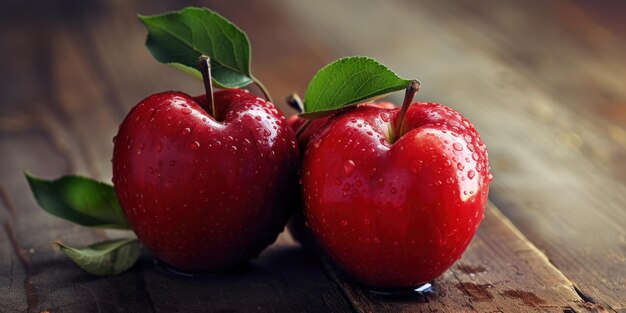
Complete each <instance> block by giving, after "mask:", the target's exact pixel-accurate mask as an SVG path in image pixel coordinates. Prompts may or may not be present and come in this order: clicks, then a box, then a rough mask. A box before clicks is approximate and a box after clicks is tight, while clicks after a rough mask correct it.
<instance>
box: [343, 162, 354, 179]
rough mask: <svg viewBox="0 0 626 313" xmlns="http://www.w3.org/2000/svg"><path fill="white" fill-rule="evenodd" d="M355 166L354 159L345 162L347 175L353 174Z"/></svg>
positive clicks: (344, 166)
mask: <svg viewBox="0 0 626 313" xmlns="http://www.w3.org/2000/svg"><path fill="white" fill-rule="evenodd" d="M355 167H356V164H354V161H352V160H348V161H347V162H346V163H344V165H343V170H344V171H345V172H346V175H348V176H350V175H352V172H354V168H355Z"/></svg>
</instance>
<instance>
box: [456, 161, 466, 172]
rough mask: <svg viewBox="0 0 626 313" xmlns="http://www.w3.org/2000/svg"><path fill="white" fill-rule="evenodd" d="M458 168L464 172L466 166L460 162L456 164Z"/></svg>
mask: <svg viewBox="0 0 626 313" xmlns="http://www.w3.org/2000/svg"><path fill="white" fill-rule="evenodd" d="M456 168H458V169H459V171H462V170H463V169H465V165H463V163H461V162H459V163H457V164H456Z"/></svg>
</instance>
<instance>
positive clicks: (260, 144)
mask: <svg viewBox="0 0 626 313" xmlns="http://www.w3.org/2000/svg"><path fill="white" fill-rule="evenodd" d="M214 99H215V100H214V101H215V107H216V111H217V114H216V115H217V116H218V118H217V121H216V120H215V119H214V118H213V117H211V116H210V115H209V114H208V113H206V111H205V109H204V108H203V107H207V102H206V96H200V97H197V98H195V99H194V98H192V97H190V96H189V95H186V94H184V93H180V92H163V93H159V94H155V95H152V96H150V97H148V98H146V99H144V100H143V101H141V102H140V103H139V104H138V105H136V106H135V107H134V108H133V109H132V110H131V111H130V113H129V114H128V115H127V116H126V119H125V120H124V122H123V123H122V124H121V126H120V129H119V132H118V134H117V136H116V139H115V145H114V152H113V182H114V184H115V190H116V193H117V196H118V198H119V201H120V204H121V206H122V208H123V210H124V213H125V215H126V217H127V219H128V221H129V222H130V224H131V226H132V228H133V230H134V231H135V233H136V234H137V237H138V238H139V240H140V241H141V243H143V245H145V246H146V247H147V248H148V249H149V250H151V251H152V252H153V253H154V254H155V255H156V256H157V257H158V258H159V259H161V260H162V261H163V262H165V263H166V264H168V265H170V266H172V267H174V268H176V269H178V270H182V271H188V272H220V271H224V270H229V269H233V268H236V267H239V266H241V265H243V264H244V263H246V262H247V261H248V260H250V259H251V258H254V257H256V256H257V255H258V254H259V253H260V252H261V251H262V250H263V249H265V248H266V247H267V246H268V245H270V244H271V243H272V242H274V241H275V240H276V237H277V236H278V234H279V233H280V232H281V231H282V230H283V229H284V226H285V223H286V222H287V219H288V218H289V216H290V213H291V206H292V203H293V201H294V197H296V196H297V194H298V190H297V188H298V178H297V171H298V167H299V165H300V161H299V153H298V149H297V146H296V142H295V136H294V133H293V131H292V130H291V128H290V127H289V125H288V124H287V121H286V119H285V117H284V116H283V115H282V113H280V111H278V110H277V109H276V107H275V106H274V105H273V104H272V103H269V102H266V101H265V100H263V99H260V98H257V97H256V96H254V95H252V94H250V93H248V92H247V91H245V90H239V89H227V90H223V91H219V92H216V93H215V94H214Z"/></svg>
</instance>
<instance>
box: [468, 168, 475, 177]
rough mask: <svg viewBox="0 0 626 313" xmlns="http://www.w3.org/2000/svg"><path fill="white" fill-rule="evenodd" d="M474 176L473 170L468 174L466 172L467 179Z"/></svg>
mask: <svg viewBox="0 0 626 313" xmlns="http://www.w3.org/2000/svg"><path fill="white" fill-rule="evenodd" d="M475 175H476V172H474V170H469V172H467V178H469V179H472V178H474V176H475Z"/></svg>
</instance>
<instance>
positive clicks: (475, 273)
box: [331, 205, 602, 312]
mask: <svg viewBox="0 0 626 313" xmlns="http://www.w3.org/2000/svg"><path fill="white" fill-rule="evenodd" d="M331 270H332V271H337V272H339V274H338V277H337V279H338V280H339V282H340V284H341V286H342V287H343V289H344V291H345V292H346V294H347V296H348V297H349V298H350V299H351V301H352V302H353V303H354V305H355V306H356V307H357V308H358V309H359V310H360V311H362V312H461V311H463V312H469V311H473V312H535V311H546V312H586V311H594V310H601V309H602V308H601V307H599V306H596V305H593V304H590V303H587V302H585V301H583V300H582V299H581V298H580V297H579V295H578V294H577V293H576V292H575V290H574V287H573V285H572V283H571V282H570V281H569V280H568V279H567V278H566V277H565V276H563V275H562V274H561V273H560V272H559V271H558V270H557V269H556V268H554V266H552V265H551V264H550V262H549V261H548V260H547V259H546V258H545V256H544V255H543V254H542V253H541V252H540V251H539V250H537V248H536V247H535V246H533V245H532V244H531V243H530V242H528V241H527V240H526V238H524V236H523V235H522V234H521V233H520V232H519V231H518V230H517V229H516V228H515V226H513V225H512V224H511V223H510V222H509V221H508V220H507V219H506V217H504V216H503V215H502V214H501V213H500V211H499V210H498V209H497V208H495V207H494V206H493V205H488V206H487V209H486V212H485V220H484V221H483V223H482V225H481V226H480V228H479V231H478V233H477V235H476V237H475V238H474V240H473V241H472V243H471V244H470V246H469V248H468V250H467V251H466V252H465V254H464V255H463V258H462V259H461V260H459V261H458V262H457V263H456V264H455V265H454V266H453V267H452V269H450V270H449V271H447V272H446V273H445V274H444V275H443V276H442V277H440V278H438V279H436V280H435V281H434V283H433V291H430V292H427V293H424V294H418V293H413V294H397V295H392V296H388V295H377V294H375V293H372V292H371V291H368V290H367V289H366V288H363V287H358V285H357V284H354V283H353V282H350V281H349V279H347V278H346V276H345V275H344V274H343V273H342V272H341V271H338V270H337V269H336V268H334V267H332V266H331Z"/></svg>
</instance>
